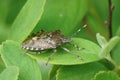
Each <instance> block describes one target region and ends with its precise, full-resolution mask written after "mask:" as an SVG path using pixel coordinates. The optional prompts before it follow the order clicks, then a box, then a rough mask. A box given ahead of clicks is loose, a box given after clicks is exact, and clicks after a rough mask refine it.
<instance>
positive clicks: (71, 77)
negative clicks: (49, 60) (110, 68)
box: [56, 63, 107, 80]
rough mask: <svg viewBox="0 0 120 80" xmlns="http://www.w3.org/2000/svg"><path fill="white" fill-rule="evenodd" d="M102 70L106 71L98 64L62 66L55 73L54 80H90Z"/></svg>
mask: <svg viewBox="0 0 120 80" xmlns="http://www.w3.org/2000/svg"><path fill="white" fill-rule="evenodd" d="M103 70H107V69H106V68H105V66H103V65H102V64H100V63H89V64H83V65H75V66H63V67H61V68H60V69H59V70H58V71H57V75H56V78H57V79H56V80H91V79H92V78H93V77H94V75H95V74H96V73H97V72H99V71H103Z"/></svg>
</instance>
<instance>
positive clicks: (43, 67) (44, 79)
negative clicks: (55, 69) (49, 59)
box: [39, 62, 52, 80]
mask: <svg viewBox="0 0 120 80" xmlns="http://www.w3.org/2000/svg"><path fill="white" fill-rule="evenodd" d="M39 64H40V68H41V75H42V80H49V76H48V74H49V71H50V69H51V67H52V65H50V64H48V65H46V64H45V63H43V62H39Z"/></svg>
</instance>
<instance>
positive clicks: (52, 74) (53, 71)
mask: <svg viewBox="0 0 120 80" xmlns="http://www.w3.org/2000/svg"><path fill="white" fill-rule="evenodd" d="M59 68H60V66H59V65H54V66H53V67H52V68H51V70H50V74H49V80H53V79H55V75H56V73H57V70H58V69H59ZM55 80H56V79H55Z"/></svg>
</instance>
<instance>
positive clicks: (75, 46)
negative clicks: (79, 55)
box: [70, 41, 84, 50]
mask: <svg viewBox="0 0 120 80" xmlns="http://www.w3.org/2000/svg"><path fill="white" fill-rule="evenodd" d="M70 44H71V45H72V46H73V47H74V48H75V49H77V50H83V49H84V48H80V47H79V46H78V45H77V44H75V43H74V42H73V41H71V43H70Z"/></svg>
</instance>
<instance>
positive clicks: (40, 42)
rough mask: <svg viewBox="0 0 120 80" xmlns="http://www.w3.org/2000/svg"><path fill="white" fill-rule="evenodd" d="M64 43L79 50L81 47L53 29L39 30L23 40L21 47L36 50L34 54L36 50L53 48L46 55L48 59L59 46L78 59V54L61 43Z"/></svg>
mask: <svg viewBox="0 0 120 80" xmlns="http://www.w3.org/2000/svg"><path fill="white" fill-rule="evenodd" d="M85 26H86V25H85ZM85 26H84V27H85ZM80 30H81V29H79V30H78V31H77V32H76V33H78V32H79V31H80ZM76 33H74V34H76ZM65 44H72V45H73V46H74V47H75V48H77V49H79V50H80V49H82V48H79V47H78V46H77V45H75V44H73V43H72V40H71V39H70V38H65V37H64V35H63V34H62V33H61V31H60V30H55V31H53V32H47V31H44V30H41V31H40V32H38V33H36V34H33V35H31V36H29V37H28V38H27V39H26V40H24V41H23V43H22V48H23V49H26V50H28V51H32V52H36V54H37V53H38V52H42V51H46V50H48V49H53V50H54V52H53V53H52V54H51V55H50V56H49V57H48V61H49V60H50V59H51V57H52V56H53V55H54V54H55V52H56V51H57V48H58V47H61V48H62V49H63V50H65V51H66V52H68V53H70V54H73V55H75V56H76V57H79V58H80V59H82V58H81V57H80V56H79V55H77V54H74V53H72V52H71V51H70V50H69V49H67V48H65V47H63V45H65ZM48 61H47V63H48Z"/></svg>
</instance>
